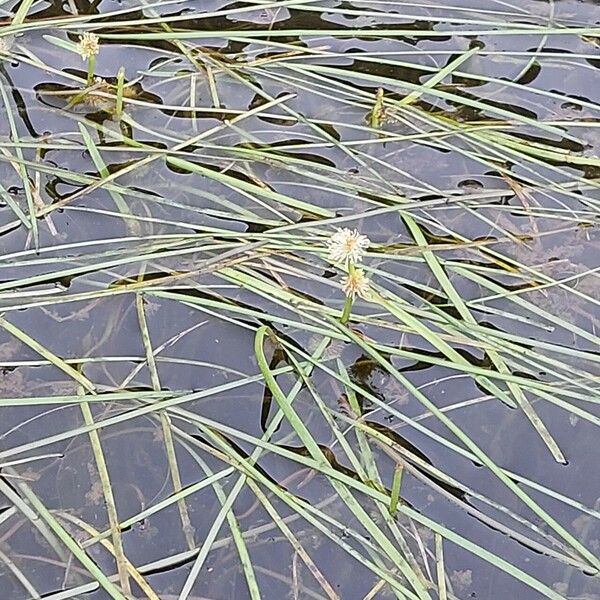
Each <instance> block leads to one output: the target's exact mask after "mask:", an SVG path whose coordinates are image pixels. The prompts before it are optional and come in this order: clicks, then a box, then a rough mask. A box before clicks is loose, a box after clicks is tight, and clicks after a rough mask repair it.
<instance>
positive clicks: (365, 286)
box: [342, 269, 371, 300]
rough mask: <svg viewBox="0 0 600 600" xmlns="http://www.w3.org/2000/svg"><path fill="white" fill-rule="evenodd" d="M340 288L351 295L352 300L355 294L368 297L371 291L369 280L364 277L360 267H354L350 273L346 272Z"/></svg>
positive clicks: (347, 294)
mask: <svg viewBox="0 0 600 600" xmlns="http://www.w3.org/2000/svg"><path fill="white" fill-rule="evenodd" d="M342 289H343V290H344V293H345V294H346V296H350V297H352V300H354V298H355V297H356V296H358V297H359V298H364V299H368V298H369V296H370V293H371V288H370V287H369V280H368V279H367V278H366V277H365V273H364V271H363V270H362V269H354V270H353V271H352V272H351V273H348V275H347V276H346V277H344V278H343V279H342Z"/></svg>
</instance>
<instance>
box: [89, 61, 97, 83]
mask: <svg viewBox="0 0 600 600" xmlns="http://www.w3.org/2000/svg"><path fill="white" fill-rule="evenodd" d="M95 68H96V55H95V54H92V55H91V56H90V57H89V58H88V72H87V84H88V85H92V82H93V81H94V69H95Z"/></svg>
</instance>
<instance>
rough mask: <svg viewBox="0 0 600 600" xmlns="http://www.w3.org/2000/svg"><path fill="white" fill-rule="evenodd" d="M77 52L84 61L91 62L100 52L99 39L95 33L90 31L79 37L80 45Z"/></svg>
mask: <svg viewBox="0 0 600 600" xmlns="http://www.w3.org/2000/svg"><path fill="white" fill-rule="evenodd" d="M77 52H79V54H80V55H81V58H83V60H89V59H90V58H91V57H92V56H95V55H96V54H98V52H100V44H99V38H98V36H97V35H96V34H95V33H91V32H89V31H86V32H84V34H83V35H80V36H79V44H77Z"/></svg>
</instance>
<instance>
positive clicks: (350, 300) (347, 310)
mask: <svg viewBox="0 0 600 600" xmlns="http://www.w3.org/2000/svg"><path fill="white" fill-rule="evenodd" d="M354 270H355V267H354V265H353V264H352V263H348V277H352V275H353V273H354ZM353 304H354V297H353V296H352V295H351V294H346V301H345V302H344V308H343V309H342V316H341V317H340V323H341V324H342V325H345V324H346V323H347V322H348V321H349V320H350V314H351V313H352V305H353Z"/></svg>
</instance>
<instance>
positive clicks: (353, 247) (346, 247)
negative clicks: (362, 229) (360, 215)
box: [327, 227, 371, 265]
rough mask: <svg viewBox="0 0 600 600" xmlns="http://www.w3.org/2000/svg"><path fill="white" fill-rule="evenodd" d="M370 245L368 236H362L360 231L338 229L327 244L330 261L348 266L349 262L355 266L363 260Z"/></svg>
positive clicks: (345, 228)
mask: <svg viewBox="0 0 600 600" xmlns="http://www.w3.org/2000/svg"><path fill="white" fill-rule="evenodd" d="M370 244H371V241H370V240H369V238H368V237H367V236H366V235H361V234H360V233H359V232H358V230H356V229H348V228H347V227H344V228H343V229H340V228H338V230H337V231H336V232H335V233H334V234H333V235H332V236H331V238H330V239H329V241H328V242H327V246H328V247H329V260H330V261H331V262H334V263H337V262H342V263H345V264H346V265H347V264H348V263H349V262H351V263H353V264H355V263H357V262H360V261H361V260H362V258H363V256H364V255H365V254H366V250H367V248H368V247H369V246H370Z"/></svg>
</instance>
